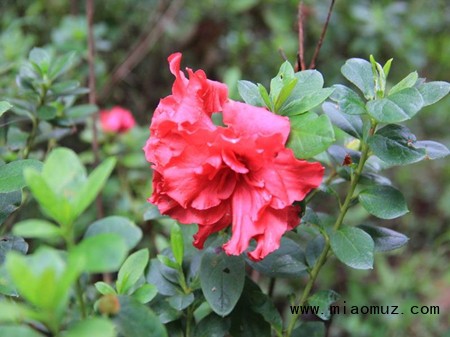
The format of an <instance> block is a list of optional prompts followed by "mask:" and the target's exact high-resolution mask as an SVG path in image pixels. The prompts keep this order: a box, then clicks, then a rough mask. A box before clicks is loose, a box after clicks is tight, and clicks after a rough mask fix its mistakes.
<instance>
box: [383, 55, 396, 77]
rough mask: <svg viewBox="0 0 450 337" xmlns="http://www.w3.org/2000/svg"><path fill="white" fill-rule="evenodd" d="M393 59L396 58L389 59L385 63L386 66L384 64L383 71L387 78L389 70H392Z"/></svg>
mask: <svg viewBox="0 0 450 337" xmlns="http://www.w3.org/2000/svg"><path fill="white" fill-rule="evenodd" d="M393 60H394V59H392V58H391V59H389V60H387V61H386V63H385V64H384V66H383V73H384V75H385V76H386V78H387V77H388V75H389V72H390V71H391V65H392V61H393Z"/></svg>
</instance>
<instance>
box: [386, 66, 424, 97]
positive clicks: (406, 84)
mask: <svg viewBox="0 0 450 337" xmlns="http://www.w3.org/2000/svg"><path fill="white" fill-rule="evenodd" d="M418 78H419V75H417V71H414V72H412V73H410V74H409V75H408V76H406V77H405V78H404V79H402V80H401V81H400V82H398V83H397V84H396V85H394V86H393V87H392V88H391V90H389V95H392V94H395V93H396V92H399V91H401V90H403V89H406V88H412V87H413V86H414V84H416V82H417V79H418Z"/></svg>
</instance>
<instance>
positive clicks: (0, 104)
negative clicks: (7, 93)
mask: <svg viewBox="0 0 450 337" xmlns="http://www.w3.org/2000/svg"><path fill="white" fill-rule="evenodd" d="M12 107H13V106H12V105H11V104H9V103H8V102H6V101H0V117H1V116H2V115H3V114H4V113H5V112H6V111H8V110H9V109H11V108H12Z"/></svg>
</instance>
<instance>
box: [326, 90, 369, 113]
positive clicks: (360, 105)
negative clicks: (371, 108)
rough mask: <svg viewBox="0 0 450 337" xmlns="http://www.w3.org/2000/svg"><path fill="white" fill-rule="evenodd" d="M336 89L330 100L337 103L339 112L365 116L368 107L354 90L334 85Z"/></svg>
mask: <svg viewBox="0 0 450 337" xmlns="http://www.w3.org/2000/svg"><path fill="white" fill-rule="evenodd" d="M332 88H333V89H334V91H333V93H332V94H331V96H330V98H331V99H332V100H333V101H335V102H336V103H337V104H338V106H339V110H340V111H341V112H343V113H345V114H348V115H362V114H365V113H366V112H367V111H366V105H365V103H364V101H363V100H362V99H361V97H359V95H358V94H357V93H356V92H354V91H353V90H352V89H350V88H347V87H346V86H344V85H341V84H337V85H333V87H332Z"/></svg>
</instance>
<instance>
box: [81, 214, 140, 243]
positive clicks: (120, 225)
mask: <svg viewBox="0 0 450 337" xmlns="http://www.w3.org/2000/svg"><path fill="white" fill-rule="evenodd" d="M104 233H116V234H117V235H119V236H120V237H122V239H124V240H125V243H126V245H127V247H128V249H129V250H131V249H133V248H134V247H136V245H137V244H138V243H139V241H140V240H141V238H142V230H141V229H140V228H139V227H138V226H136V225H135V224H134V223H133V222H131V221H130V220H129V219H127V218H125V217H121V216H108V217H106V218H103V219H100V220H97V221H95V222H93V223H92V224H91V225H90V226H89V227H88V229H87V230H86V233H85V235H84V237H85V238H87V237H91V236H95V235H98V234H104Z"/></svg>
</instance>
